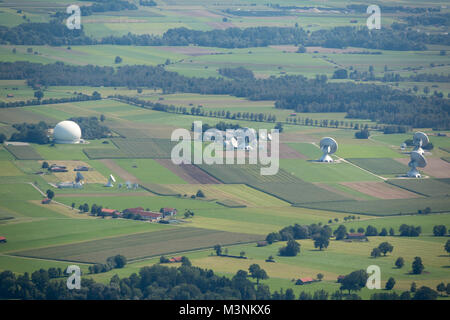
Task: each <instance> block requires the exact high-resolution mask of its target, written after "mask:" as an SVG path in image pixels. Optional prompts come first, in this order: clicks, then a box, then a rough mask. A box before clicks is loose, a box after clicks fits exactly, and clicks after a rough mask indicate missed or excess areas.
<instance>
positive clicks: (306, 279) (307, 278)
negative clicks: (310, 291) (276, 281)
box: [295, 277, 318, 285]
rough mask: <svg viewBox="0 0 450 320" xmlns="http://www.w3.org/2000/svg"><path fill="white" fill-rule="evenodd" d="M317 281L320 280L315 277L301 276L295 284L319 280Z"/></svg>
mask: <svg viewBox="0 0 450 320" xmlns="http://www.w3.org/2000/svg"><path fill="white" fill-rule="evenodd" d="M317 281H318V280H315V279H313V278H309V277H306V278H300V279H298V280H297V282H296V283H295V284H296V285H304V284H310V283H313V282H317Z"/></svg>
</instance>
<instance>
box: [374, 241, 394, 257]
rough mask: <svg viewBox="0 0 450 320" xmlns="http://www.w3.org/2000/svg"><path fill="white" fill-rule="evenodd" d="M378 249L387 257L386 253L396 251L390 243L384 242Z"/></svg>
mask: <svg viewBox="0 0 450 320" xmlns="http://www.w3.org/2000/svg"><path fill="white" fill-rule="evenodd" d="M378 249H380V251H381V252H382V253H383V255H384V256H386V253H388V252H392V250H394V247H393V246H392V245H391V244H390V243H389V242H383V243H380V245H379V246H378Z"/></svg>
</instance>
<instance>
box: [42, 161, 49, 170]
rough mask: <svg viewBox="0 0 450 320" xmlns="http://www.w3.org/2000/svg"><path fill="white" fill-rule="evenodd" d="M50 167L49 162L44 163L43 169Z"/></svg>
mask: <svg viewBox="0 0 450 320" xmlns="http://www.w3.org/2000/svg"><path fill="white" fill-rule="evenodd" d="M48 167H49V165H48V162H47V161H44V162H42V169H48Z"/></svg>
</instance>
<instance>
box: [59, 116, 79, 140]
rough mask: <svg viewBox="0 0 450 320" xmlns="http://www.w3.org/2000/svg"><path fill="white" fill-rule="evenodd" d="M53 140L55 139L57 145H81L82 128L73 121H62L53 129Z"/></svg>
mask: <svg viewBox="0 0 450 320" xmlns="http://www.w3.org/2000/svg"><path fill="white" fill-rule="evenodd" d="M53 138H54V139H55V143H67V144H75V143H80V140H81V129H80V126H79V125H78V124H76V123H75V122H73V121H61V122H60V123H58V124H57V125H56V127H55V129H53Z"/></svg>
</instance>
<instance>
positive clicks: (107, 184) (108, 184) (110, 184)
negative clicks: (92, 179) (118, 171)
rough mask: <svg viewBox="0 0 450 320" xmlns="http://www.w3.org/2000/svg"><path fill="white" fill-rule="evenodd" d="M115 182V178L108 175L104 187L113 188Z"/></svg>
mask: <svg viewBox="0 0 450 320" xmlns="http://www.w3.org/2000/svg"><path fill="white" fill-rule="evenodd" d="M115 182H116V178H114V176H113V175H112V174H110V175H109V178H108V182H107V183H106V184H105V187H108V188H111V187H114V183H115Z"/></svg>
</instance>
